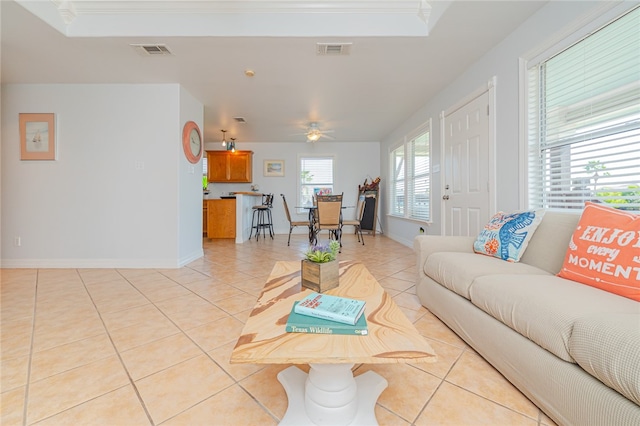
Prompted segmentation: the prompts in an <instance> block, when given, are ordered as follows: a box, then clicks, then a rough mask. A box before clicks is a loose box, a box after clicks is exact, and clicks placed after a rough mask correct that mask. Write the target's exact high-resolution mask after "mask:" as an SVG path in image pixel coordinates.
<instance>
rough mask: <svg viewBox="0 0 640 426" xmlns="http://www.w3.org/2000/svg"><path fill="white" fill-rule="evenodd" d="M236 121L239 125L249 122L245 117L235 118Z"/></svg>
mask: <svg viewBox="0 0 640 426" xmlns="http://www.w3.org/2000/svg"><path fill="white" fill-rule="evenodd" d="M233 119H234V120H236V122H237V123H246V122H247V120H245V119H244V117H233Z"/></svg>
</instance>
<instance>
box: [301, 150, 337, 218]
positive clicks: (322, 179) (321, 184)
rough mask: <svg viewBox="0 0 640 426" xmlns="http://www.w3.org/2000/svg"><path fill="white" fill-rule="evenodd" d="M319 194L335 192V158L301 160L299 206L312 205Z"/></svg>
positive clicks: (307, 158)
mask: <svg viewBox="0 0 640 426" xmlns="http://www.w3.org/2000/svg"><path fill="white" fill-rule="evenodd" d="M317 192H322V193H329V194H330V193H332V192H333V157H301V158H300V193H299V200H298V202H299V205H300V206H310V205H312V204H313V195H314V194H315V193H317Z"/></svg>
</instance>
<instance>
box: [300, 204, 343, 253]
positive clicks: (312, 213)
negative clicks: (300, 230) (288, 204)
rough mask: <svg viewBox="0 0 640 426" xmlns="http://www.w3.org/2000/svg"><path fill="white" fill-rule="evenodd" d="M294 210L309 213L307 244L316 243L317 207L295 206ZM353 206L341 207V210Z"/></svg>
mask: <svg viewBox="0 0 640 426" xmlns="http://www.w3.org/2000/svg"><path fill="white" fill-rule="evenodd" d="M295 208H296V209H301V210H308V211H309V244H315V243H316V241H317V240H316V236H317V231H316V228H315V221H316V211H317V210H318V206H295ZM353 208H355V206H342V210H344V209H353ZM340 225H341V227H342V211H340Z"/></svg>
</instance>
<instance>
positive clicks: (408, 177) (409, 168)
mask: <svg viewBox="0 0 640 426" xmlns="http://www.w3.org/2000/svg"><path fill="white" fill-rule="evenodd" d="M431 122H432V120H431V119H429V120H428V121H427V122H426V123H424V124H422V125H421V126H419V127H418V128H416V129H415V130H413V131H412V132H410V133H408V134H407V135H405V137H404V138H403V139H402V141H401V142H398V143H396V144H395V145H393V146H391V147H390V149H389V153H388V160H389V190H388V194H387V195H388V200H389V201H388V209H389V210H388V211H389V216H391V217H396V218H401V219H406V220H411V221H416V222H420V223H426V224H428V223H431V222H432V218H433V216H432V212H433V209H432V206H433V177H432V163H433V161H432V160H433V155H432V150H433V132H432V127H431ZM424 134H427V135H428V144H429V146H428V151H429V154H428V155H429V160H428V164H427V173H426V174H425V173H423V174H419V175H417V176H416V175H415V174H414V173H415V156H414V157H410V155H411V152H412V148H411V145H412V143H413V141H414V140H416V139H418V138H419V137H420V136H422V135H424ZM399 148H402V150H403V153H404V154H403V155H404V158H405V161H406V160H407V159H409V158H411V164H405V166H404V168H403V169H404V176H403V179H402V181H404V189H403V195H402V207H401V210H402V212H398V211H396V209H394V203H396V202H397V200H396V194H395V187H396V185H395V182H396V180H395V170H394V169H395V161H394V152H396V150H398V149H399ZM425 178H426V180H427V192H428V196H427V198H426V203H427V204H428V206H427V207H426V210H427V217H426V218H424V217H421V216H420V215H419V214H417V211H416V210H417V209H416V207H417V205H416V201H414V196H415V195H416V194H414V193H413V191H412V190H413V188H415V186H416V184H417V181H419V180H424V179H425ZM398 181H400V180H398ZM412 201H413V203H412V205H409V202H412Z"/></svg>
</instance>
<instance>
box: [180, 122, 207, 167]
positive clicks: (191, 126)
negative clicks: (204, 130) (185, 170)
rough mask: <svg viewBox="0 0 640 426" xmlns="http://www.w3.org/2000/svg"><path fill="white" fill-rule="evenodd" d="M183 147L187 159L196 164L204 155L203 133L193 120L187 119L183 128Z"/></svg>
mask: <svg viewBox="0 0 640 426" xmlns="http://www.w3.org/2000/svg"><path fill="white" fill-rule="evenodd" d="M182 149H183V150H184V155H185V157H187V160H188V161H189V162H190V163H192V164H196V163H197V162H198V161H200V156H201V155H202V135H201V134H200V129H199V128H198V125H197V124H196V123H195V122H193V121H187V122H186V123H185V125H184V129H182Z"/></svg>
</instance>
